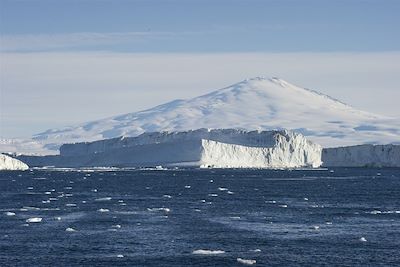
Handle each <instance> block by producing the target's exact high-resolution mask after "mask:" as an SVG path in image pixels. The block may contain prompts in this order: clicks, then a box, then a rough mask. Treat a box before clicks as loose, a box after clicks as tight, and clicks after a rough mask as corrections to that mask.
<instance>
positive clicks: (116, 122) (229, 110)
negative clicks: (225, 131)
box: [0, 77, 400, 150]
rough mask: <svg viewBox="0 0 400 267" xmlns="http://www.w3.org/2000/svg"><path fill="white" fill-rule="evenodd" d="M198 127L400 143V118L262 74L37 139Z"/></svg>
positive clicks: (326, 141) (329, 143) (51, 141)
mask: <svg viewBox="0 0 400 267" xmlns="http://www.w3.org/2000/svg"><path fill="white" fill-rule="evenodd" d="M198 128H243V129H246V130H274V129H289V130H294V131H297V132H300V133H302V134H303V135H305V136H306V137H307V138H308V139H310V140H312V141H314V142H316V143H319V144H321V145H322V146H323V147H334V146H344V145H356V144H365V143H374V144H382V143H393V142H397V143H398V142H400V120H398V119H394V118H389V117H384V116H378V115H375V114H371V113H368V112H364V111H360V110H357V109H355V108H353V107H351V106H349V105H346V104H344V103H342V102H340V101H338V100H336V99H334V98H331V97H329V96H327V95H324V94H321V93H319V92H317V91H313V90H309V89H305V88H300V87H298V86H295V85H292V84H290V83H288V82H286V81H284V80H282V79H279V78H260V77H257V78H253V79H248V80H244V81H242V82H239V83H237V84H234V85H231V86H229V87H226V88H223V89H220V90H216V91H214V92H211V93H209V94H206V95H203V96H199V97H195V98H192V99H188V100H175V101H172V102H169V103H166V104H163V105H160V106H156V107H154V108H151V109H148V110H144V111H139V112H134V113H129V114H124V115H119V116H114V117H110V118H106V119H101V120H97V121H92V122H88V123H83V124H80V125H76V126H71V127H67V128H64V129H51V130H47V131H45V132H43V133H39V134H37V135H35V136H34V137H33V139H34V141H35V142H36V143H39V144H44V145H45V146H46V148H48V149H55V148H57V147H58V146H59V145H60V144H63V143H75V142H81V141H94V140H100V139H105V138H113V137H118V136H137V135H139V134H141V133H143V132H154V131H184V130H190V129H198ZM0 149H1V148H0ZM3 150H4V149H3Z"/></svg>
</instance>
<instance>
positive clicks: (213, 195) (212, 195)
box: [208, 194, 218, 197]
mask: <svg viewBox="0 0 400 267" xmlns="http://www.w3.org/2000/svg"><path fill="white" fill-rule="evenodd" d="M208 196H209V197H217V196H218V194H208Z"/></svg>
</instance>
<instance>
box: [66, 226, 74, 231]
mask: <svg viewBox="0 0 400 267" xmlns="http://www.w3.org/2000/svg"><path fill="white" fill-rule="evenodd" d="M65 232H76V230H75V229H74V228H72V227H68V228H66V229H65Z"/></svg>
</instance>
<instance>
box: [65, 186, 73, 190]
mask: <svg viewBox="0 0 400 267" xmlns="http://www.w3.org/2000/svg"><path fill="white" fill-rule="evenodd" d="M64 189H67V190H71V189H72V187H71V186H66V187H64Z"/></svg>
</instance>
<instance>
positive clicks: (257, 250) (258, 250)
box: [250, 248, 261, 252]
mask: <svg viewBox="0 0 400 267" xmlns="http://www.w3.org/2000/svg"><path fill="white" fill-rule="evenodd" d="M250 251H251V252H261V249H259V248H256V249H251V250H250Z"/></svg>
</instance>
